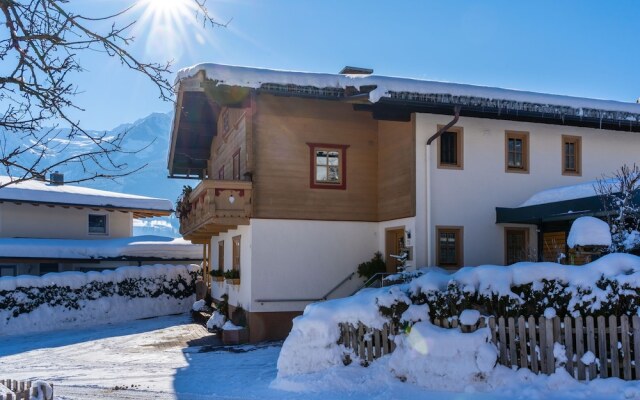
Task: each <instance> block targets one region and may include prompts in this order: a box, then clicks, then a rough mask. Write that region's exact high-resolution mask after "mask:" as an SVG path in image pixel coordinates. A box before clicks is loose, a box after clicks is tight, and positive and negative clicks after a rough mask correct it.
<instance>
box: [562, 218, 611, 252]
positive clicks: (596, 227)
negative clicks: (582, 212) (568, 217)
mask: <svg viewBox="0 0 640 400" xmlns="http://www.w3.org/2000/svg"><path fill="white" fill-rule="evenodd" d="M567 244H568V245H569V247H570V248H572V249H573V248H575V247H576V246H604V247H609V246H611V232H610V231H609V224H607V223H606V222H604V221H603V220H601V219H598V218H595V217H580V218H578V219H576V220H575V221H573V223H572V224H571V230H570V231H569V237H568V238H567Z"/></svg>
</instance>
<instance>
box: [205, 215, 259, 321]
mask: <svg viewBox="0 0 640 400" xmlns="http://www.w3.org/2000/svg"><path fill="white" fill-rule="evenodd" d="M252 221H253V220H252ZM235 236H240V285H229V284H228V283H226V282H225V281H222V282H215V281H214V282H212V283H211V295H212V296H213V297H214V298H217V299H219V298H220V296H222V294H224V293H226V294H227V295H228V296H229V304H231V305H233V306H242V308H244V309H245V310H247V311H251V310H250V305H251V292H250V290H251V282H252V281H253V276H252V258H253V257H252V256H253V255H252V252H251V248H252V244H251V238H252V236H253V232H252V226H251V225H246V226H239V227H238V229H234V230H231V231H229V232H225V233H223V234H221V235H219V236H214V237H213V238H211V260H210V265H211V268H216V267H218V242H220V241H224V269H225V270H229V269H231V268H232V265H233V238H234V237H235Z"/></svg>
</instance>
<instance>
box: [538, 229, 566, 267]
mask: <svg viewBox="0 0 640 400" xmlns="http://www.w3.org/2000/svg"><path fill="white" fill-rule="evenodd" d="M542 240H543V243H542V259H543V261H550V262H559V261H560V262H561V263H562V264H564V263H566V260H564V261H562V259H561V256H560V255H561V254H564V255H565V256H566V245H567V235H566V233H565V232H545V233H544V234H543V235H542Z"/></svg>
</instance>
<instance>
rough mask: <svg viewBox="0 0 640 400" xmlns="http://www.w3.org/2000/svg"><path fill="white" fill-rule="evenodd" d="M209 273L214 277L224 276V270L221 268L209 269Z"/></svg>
mask: <svg viewBox="0 0 640 400" xmlns="http://www.w3.org/2000/svg"><path fill="white" fill-rule="evenodd" d="M209 275H211V276H213V277H219V276H224V271H222V270H220V269H217V268H216V269H212V270H211V271H209Z"/></svg>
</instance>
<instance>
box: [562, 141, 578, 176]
mask: <svg viewBox="0 0 640 400" xmlns="http://www.w3.org/2000/svg"><path fill="white" fill-rule="evenodd" d="M568 143H573V145H574V149H575V154H574V157H575V170H570V169H567V167H566V166H567V165H566V157H567V153H566V145H567V144H568ZM560 162H561V168H562V175H568V176H582V137H581V136H571V135H562V158H561V160H560Z"/></svg>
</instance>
